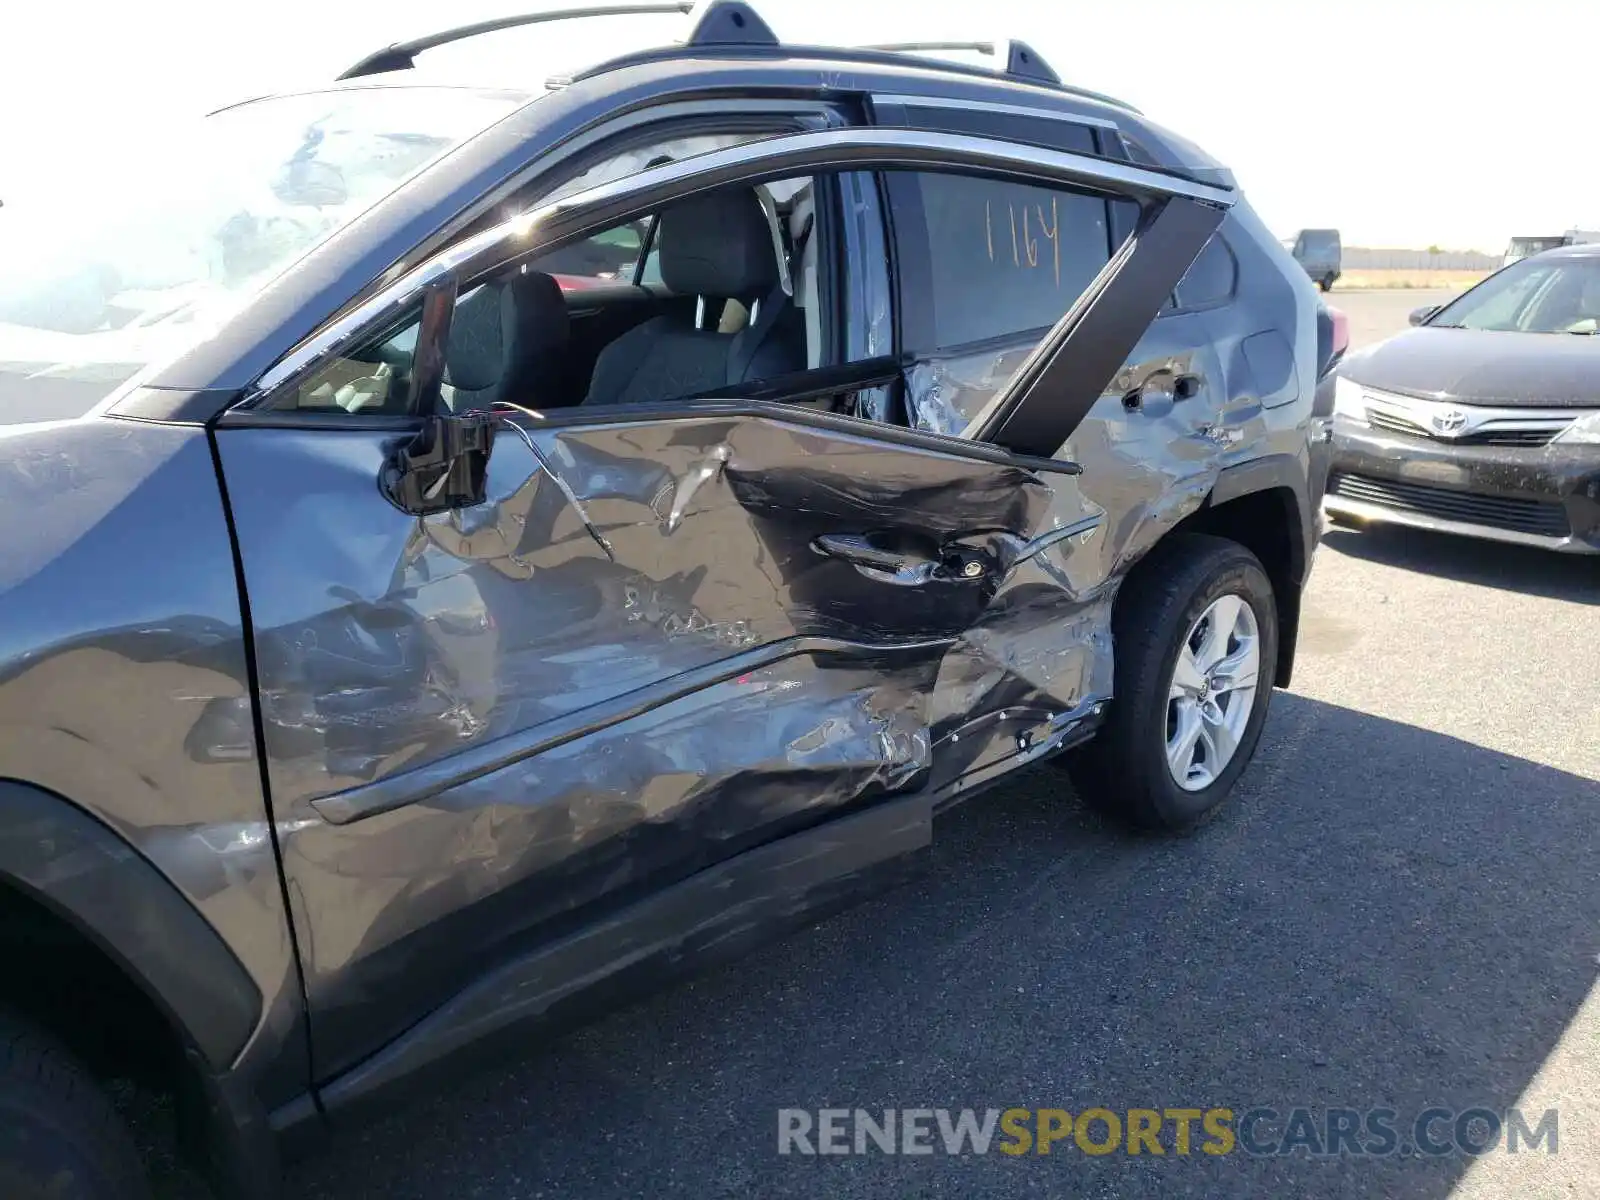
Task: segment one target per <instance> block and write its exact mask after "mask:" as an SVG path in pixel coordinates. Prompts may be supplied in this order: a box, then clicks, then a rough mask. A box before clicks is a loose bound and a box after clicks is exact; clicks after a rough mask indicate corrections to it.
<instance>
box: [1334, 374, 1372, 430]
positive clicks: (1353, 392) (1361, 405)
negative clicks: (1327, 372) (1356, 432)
mask: <svg viewBox="0 0 1600 1200" xmlns="http://www.w3.org/2000/svg"><path fill="white" fill-rule="evenodd" d="M1333 415H1334V416H1336V417H1344V418H1345V419H1346V420H1350V421H1359V422H1361V424H1363V425H1365V424H1366V423H1367V402H1366V400H1365V399H1364V398H1363V396H1362V394H1361V385H1360V384H1359V383H1357V382H1356V381H1355V380H1353V379H1346V378H1345V377H1344V376H1343V375H1338V376H1335V377H1334V381H1333Z"/></svg>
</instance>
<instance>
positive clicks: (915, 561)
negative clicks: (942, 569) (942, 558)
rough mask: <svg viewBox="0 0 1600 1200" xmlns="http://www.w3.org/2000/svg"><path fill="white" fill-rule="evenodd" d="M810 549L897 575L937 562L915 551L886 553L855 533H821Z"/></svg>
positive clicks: (884, 549)
mask: <svg viewBox="0 0 1600 1200" xmlns="http://www.w3.org/2000/svg"><path fill="white" fill-rule="evenodd" d="M811 545H812V547H813V548H814V549H815V550H816V551H817V553H819V554H826V555H827V556H828V557H829V558H842V559H844V561H845V562H848V563H853V564H855V565H856V566H858V567H871V568H872V569H873V570H874V571H888V572H890V573H892V574H899V573H900V572H902V571H917V570H924V571H927V570H931V569H932V568H934V567H937V566H938V565H939V560H938V559H936V558H931V557H929V556H928V555H924V554H918V553H916V552H915V551H908V550H903V549H895V550H890V549H888V548H886V547H883V546H878V545H874V544H873V541H872V539H871V538H869V537H866V536H865V535H863V534H859V533H824V534H822V535H820V536H819V537H818V538H817V539H816V540H815V541H814V542H812V543H811Z"/></svg>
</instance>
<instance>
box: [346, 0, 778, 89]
mask: <svg viewBox="0 0 1600 1200" xmlns="http://www.w3.org/2000/svg"><path fill="white" fill-rule="evenodd" d="M719 6H720V4H719V3H718V2H715V0H714V3H713V4H712V6H711V8H710V9H709V10H708V11H707V12H706V13H705V15H704V16H702V17H701V19H700V22H699V24H698V25H697V26H696V31H697V32H698V30H699V28H700V26H701V25H705V24H706V23H707V22H708V21H710V20H711V18H712V17H713V16H714V15H716V12H715V10H716V9H717V8H718V7H719ZM737 7H738V8H745V7H746V6H745V5H743V4H739V5H737ZM693 11H694V4H693V3H691V0H653V2H649V3H639V4H595V5H591V6H589V7H588V8H557V9H549V10H546V11H543V12H531V13H521V14H518V15H515V16H509V17H496V18H494V19H493V20H490V21H477V22H474V23H473V24H471V25H458V26H456V27H455V28H453V29H445V30H441V31H440V32H438V33H430V34H428V35H427V36H426V37H419V38H412V39H411V40H410V41H408V42H395V43H394V44H393V45H391V46H385V47H384V48H383V49H382V50H374V51H373V52H372V53H371V54H369V55H367V56H366V57H365V58H363V59H362V60H361V61H360V62H358V63H356V65H355V66H353V67H351V68H350V69H349V70H347V71H345V72H344V73H343V74H342V75H340V76H339V78H340V79H359V78H361V77H362V76H364V75H382V74H385V73H387V72H389V71H408V70H410V69H411V68H412V67H414V66H416V65H417V63H416V56H417V55H418V54H420V53H422V51H424V50H432V49H434V48H435V47H438V46H445V45H448V44H449V43H451V42H459V41H463V40H465V39H466V38H472V37H478V36H479V35H480V34H485V33H497V32H499V31H500V30H502V29H516V28H518V27H519V26H522V25H542V24H544V23H545V22H547V21H567V20H572V19H576V18H580V17H627V16H638V15H642V14H645V13H680V14H681V13H689V12H693ZM751 19H753V20H754V22H755V24H757V25H759V26H760V27H761V29H763V30H766V32H767V36H768V37H769V38H770V37H771V36H772V31H771V30H770V29H767V27H766V25H765V24H762V22H761V18H760V17H757V16H756V15H755V13H754V12H750V13H749V14H748V16H747V17H746V19H745V22H743V23H748V21H749V20H751ZM743 23H741V24H743ZM717 40H719V41H725V42H726V41H736V40H738V39H736V38H733V37H722V38H719V39H717ZM772 40H773V41H774V42H776V41H777V39H776V38H772Z"/></svg>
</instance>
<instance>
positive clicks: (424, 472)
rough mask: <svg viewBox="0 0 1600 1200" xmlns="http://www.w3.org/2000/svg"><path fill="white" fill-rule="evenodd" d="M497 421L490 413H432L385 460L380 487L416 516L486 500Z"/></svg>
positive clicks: (395, 502) (396, 502)
mask: <svg viewBox="0 0 1600 1200" xmlns="http://www.w3.org/2000/svg"><path fill="white" fill-rule="evenodd" d="M495 420H496V418H495V417H494V416H493V415H491V414H490V413H486V412H473V413H463V414H461V415H460V416H453V415H452V416H438V417H429V418H428V420H427V423H426V424H425V425H423V427H422V428H421V429H420V430H418V431H417V433H416V436H415V437H413V438H411V439H410V440H409V441H405V442H402V443H401V444H400V445H398V446H396V447H395V448H394V450H392V451H391V452H390V454H389V456H388V457H387V458H386V459H385V460H384V464H383V471H382V473H381V474H380V475H379V477H378V488H379V490H380V491H382V492H383V494H384V497H385V498H386V499H387V500H388V501H389V503H391V504H393V505H394V506H395V507H396V508H398V509H399V510H400V511H401V512H406V513H410V514H411V515H412V516H417V517H426V516H430V515H432V514H433V513H442V512H449V511H450V510H451V509H454V508H471V507H472V506H473V505H476V504H482V503H483V502H484V500H485V499H487V497H488V478H489V454H490V452H491V451H492V450H493V449H494V423H495Z"/></svg>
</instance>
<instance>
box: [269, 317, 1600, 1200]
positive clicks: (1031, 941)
mask: <svg viewBox="0 0 1600 1200" xmlns="http://www.w3.org/2000/svg"><path fill="white" fill-rule="evenodd" d="M1333 299H1334V301H1335V302H1336V303H1339V304H1341V305H1342V306H1343V307H1345V308H1346V309H1347V311H1349V312H1350V313H1351V315H1352V320H1353V325H1354V329H1355V337H1356V341H1357V342H1358V343H1360V342H1362V341H1366V340H1370V339H1372V338H1374V337H1376V336H1381V335H1382V334H1383V333H1384V332H1386V331H1390V330H1393V329H1397V328H1401V327H1403V326H1404V323H1405V314H1406V312H1408V311H1409V310H1410V309H1411V308H1413V307H1416V306H1418V305H1420V304H1424V303H1436V302H1437V299H1436V298H1430V297H1429V295H1427V294H1424V293H1415V292H1413V293H1389V292H1376V293H1355V292H1352V293H1346V294H1343V295H1340V294H1339V293H1335V296H1334V297H1333ZM1597 602H1600V563H1597V562H1595V561H1592V560H1578V559H1567V558H1558V557H1555V556H1549V555H1544V554H1540V553H1536V552H1532V551H1520V550H1513V549H1508V548H1504V547H1498V546H1494V545H1490V544H1487V543H1484V544H1478V543H1470V542H1463V541H1457V540H1453V539H1448V538H1444V537H1438V536H1429V535H1424V534H1421V533H1409V532H1405V531H1390V532H1381V531H1380V532H1369V533H1348V532H1340V531H1335V532H1332V533H1330V534H1329V536H1328V538H1327V540H1326V541H1325V542H1324V545H1323V548H1322V549H1321V551H1320V552H1319V554H1318V558H1317V561H1316V566H1315V570H1314V576H1313V581H1312V585H1311V588H1310V592H1309V595H1308V598H1307V604H1306V615H1305V622H1304V632H1303V634H1302V640H1301V651H1300V659H1299V664H1298V668H1297V672H1296V678H1295V681H1294V686H1293V687H1292V688H1291V689H1290V690H1289V691H1288V692H1287V693H1279V694H1278V695H1277V696H1276V697H1275V700H1274V704H1273V708H1272V711H1271V716H1270V719H1269V721H1268V725H1267V730H1266V735H1265V737H1264V740H1263V742H1262V745H1261V748H1260V750H1259V752H1258V755H1257V758H1256V761H1255V764H1254V765H1253V766H1252V767H1251V769H1250V770H1249V772H1247V774H1246V775H1245V777H1244V779H1243V781H1242V782H1241V784H1240V786H1239V789H1238V791H1237V792H1236V795H1235V798H1234V799H1233V801H1232V802H1230V804H1229V805H1228V806H1226V807H1225V808H1224V810H1223V811H1222V812H1221V813H1220V814H1219V815H1218V817H1217V818H1216V819H1215V820H1214V821H1213V822H1211V823H1210V824H1209V825H1208V826H1207V827H1206V828H1204V829H1203V830H1201V831H1200V832H1199V833H1198V834H1196V835H1194V836H1191V837H1189V838H1185V839H1165V838H1147V837H1136V836H1131V835H1129V834H1127V833H1125V832H1122V831H1120V830H1118V829H1116V828H1114V827H1111V826H1108V825H1107V824H1106V823H1105V822H1103V821H1101V820H1100V819H1098V818H1097V817H1095V816H1093V815H1092V814H1090V813H1089V812H1087V811H1085V810H1084V809H1083V807H1082V806H1081V805H1080V804H1079V803H1078V802H1077V800H1076V799H1075V798H1074V797H1073V796H1072V794H1071V792H1070V790H1069V789H1068V788H1067V787H1066V786H1065V785H1064V784H1063V782H1062V776H1061V775H1060V773H1059V772H1057V771H1054V770H1052V769H1049V768H1041V769H1037V770H1035V771H1033V772H1031V773H1029V774H1027V775H1026V776H1025V777H1023V778H1020V779H1018V780H1016V781H1015V782H1014V783H1011V784H1010V785H1008V786H1005V787H1003V788H1001V789H997V790H995V791H993V792H990V793H988V794H986V795H985V796H984V797H983V798H982V799H981V800H979V801H977V802H975V803H974V804H972V805H969V806H967V807H965V808H963V809H960V810H957V811H956V812H954V813H952V814H950V815H949V816H948V817H946V818H944V819H943V820H942V823H941V824H940V826H939V828H938V830H937V834H936V842H935V847H934V851H933V855H932V861H931V863H930V865H929V867H928V869H927V870H926V871H925V872H924V873H923V874H922V875H921V876H920V877H919V878H918V879H917V880H916V881H915V882H913V883H911V884H909V885H907V886H905V887H903V888H901V889H899V890H897V891H895V892H893V893H890V894H888V895H886V896H883V897H881V898H879V899H877V900H874V901H872V902H870V903H868V904H866V905H864V906H862V907H860V908H857V909H854V910H852V911H850V912H848V913H846V914H845V915H843V916H840V917H838V918H835V919H833V920H831V921H828V922H826V923H824V924H821V925H819V926H816V927H814V928H811V929H809V930H807V931H805V932H803V933H801V934H799V935H797V936H795V937H793V938H790V939H788V940H785V941H782V942H779V943H775V944H773V945H770V946H768V947H766V948H764V949H763V950H761V951H760V952H758V953H756V954H755V955H754V956H752V957H749V958H746V959H744V960H742V961H741V962H739V963H738V964H736V965H734V966H731V967H729V968H726V969H722V970H720V971H717V972H714V973H712V974H709V975H705V976H702V977H700V978H698V979H696V980H694V981H692V982H690V983H687V984H684V985H681V986H679V987H676V988H674V989H672V990H670V991H668V992H666V993H665V994H662V995H659V996H657V997H655V998H654V999H651V1000H649V1001H647V1002H645V1003H643V1004H641V1005H638V1006H636V1007H633V1008H631V1009H628V1010H625V1011H622V1012H620V1013H617V1014H615V1015H612V1016H610V1017H609V1018H607V1019H605V1020H603V1021H601V1022H600V1023H598V1024H596V1025H593V1026H590V1027H588V1028H586V1029H584V1030H581V1031H579V1032H577V1033H575V1034H572V1035H569V1036H566V1037H563V1038H559V1039H553V1040H548V1041H546V1042H544V1043H542V1044H540V1045H538V1046H537V1047H535V1048H533V1049H532V1052H531V1055H530V1057H529V1058H528V1059H527V1060H526V1061H524V1062H521V1063H518V1064H515V1065H508V1066H506V1067H504V1068H503V1069H501V1070H499V1071H497V1072H490V1073H488V1074H484V1075H480V1076H478V1077H475V1078H474V1079H472V1080H471V1081H469V1082H467V1083H465V1084H463V1085H460V1086H458V1087H455V1088H453V1089H450V1090H442V1091H440V1092H439V1093H438V1094H436V1095H434V1096H433V1097H431V1098H430V1099H428V1100H426V1101H423V1102H422V1103H420V1104H417V1105H416V1106H414V1107H412V1108H410V1109H408V1110H407V1111H406V1112H404V1113H402V1114H399V1115H398V1116H396V1117H394V1118H391V1119H390V1120H388V1121H387V1122H385V1123H383V1124H380V1125H377V1126H374V1127H371V1128H370V1129H368V1130H366V1131H364V1132H358V1133H353V1134H350V1135H347V1136H345V1137H343V1138H341V1139H339V1140H336V1141H335V1142H334V1143H333V1144H332V1145H331V1146H330V1147H329V1148H328V1149H326V1150H324V1151H322V1152H319V1153H318V1154H317V1155H316V1156H314V1157H311V1158H309V1159H306V1160H304V1161H302V1162H300V1163H298V1164H296V1165H295V1166H294V1167H293V1168H292V1171H291V1177H290V1182H289V1193H288V1194H289V1195H291V1196H295V1197H307V1198H319V1200H335V1198H350V1197H365V1196H384V1197H393V1198H395V1200H400V1198H415V1200H466V1198H468V1197H486V1198H505V1200H513V1198H515V1200H521V1198H524V1197H554V1196H561V1197H566V1198H577V1197H615V1196H652V1197H675V1196H684V1197H695V1198H697V1200H699V1198H709V1197H721V1196H727V1197H740V1198H745V1197H753V1196H760V1197H790V1196H793V1197H832V1198H839V1200H846V1198H850V1197H909V1196H926V1197H944V1196H948V1197H963V1198H968V1197H986V1196H996V1197H998V1196H1023V1195H1041V1196H1044V1195H1050V1196H1055V1195H1083V1196H1105V1197H1119V1198H1122V1200H1126V1198H1131V1197H1144V1196H1150V1197H1157V1196H1160V1197H1171V1196H1196V1197H1202V1196H1203V1197H1217V1196H1229V1197H1262V1198H1268V1197H1270V1198H1273V1200H1277V1198H1281V1197H1288V1196H1295V1197H1311V1198H1323V1197H1340V1196H1352V1197H1354V1196H1361V1197H1366V1196H1376V1195H1383V1196H1389V1197H1405V1198H1423V1197H1428V1198H1432V1197H1439V1198H1443V1197H1446V1196H1489V1195H1496V1196H1500V1195H1504V1196H1517V1197H1540V1196H1558V1195H1559V1196H1574V1195H1586V1194H1593V1186H1594V1182H1593V1181H1594V1180H1595V1179H1596V1178H1600V1154H1597V1152H1596V1147H1597V1146H1600V1127H1597V1118H1600V1084H1597V1080H1600V998H1597V996H1600V992H1597V989H1596V987H1595V984H1596V977H1597V973H1600V967H1597V955H1600V886H1597V883H1600V869H1597V866H1596V859H1595V855H1594V845H1595V839H1596V828H1597V818H1600V785H1597V780H1600V703H1597V701H1596V691H1595V687H1596V680H1597V679H1600V609H1597V607H1596V605H1597ZM1433 1105H1437V1106H1440V1107H1443V1108H1448V1109H1451V1110H1457V1111H1459V1110H1463V1109H1466V1108H1469V1107H1473V1106H1482V1107H1484V1108H1489V1109H1493V1110H1496V1111H1500V1110H1504V1109H1506V1108H1508V1107H1512V1106H1520V1107H1521V1108H1522V1109H1523V1110H1524V1111H1525V1112H1528V1113H1530V1114H1536V1113H1537V1112H1538V1111H1541V1110H1543V1109H1544V1108H1547V1107H1556V1108H1558V1109H1559V1149H1558V1153H1556V1154H1555V1155H1550V1154H1548V1153H1546V1152H1545V1151H1544V1150H1540V1151H1538V1152H1533V1153H1530V1152H1528V1151H1527V1150H1526V1149H1525V1150H1524V1151H1523V1152H1522V1153H1520V1154H1516V1155H1510V1154H1504V1153H1492V1154H1489V1155H1485V1156H1483V1157H1482V1158H1479V1159H1473V1158H1472V1157H1471V1156H1469V1155H1465V1154H1461V1153H1454V1154H1446V1155H1442V1156H1439V1157H1436V1158H1435V1157H1430V1156H1427V1155H1420V1154H1416V1153H1412V1154H1403V1153H1401V1152H1400V1150H1401V1149H1403V1148H1404V1147H1406V1146H1409V1138H1408V1137H1407V1136H1406V1135H1408V1134H1409V1132H1410V1129H1411V1125H1410V1120H1411V1118H1412V1117H1413V1116H1414V1115H1415V1114H1417V1113H1419V1112H1420V1111H1422V1110H1425V1109H1426V1108H1428V1107H1429V1106H1433ZM1013 1106H1018V1107H1027V1108H1032V1109H1038V1108H1045V1107H1057V1108H1062V1109H1066V1110H1069V1111H1071V1112H1073V1113H1077V1112H1081V1111H1082V1110H1084V1109H1086V1108H1090V1107H1104V1108H1107V1109H1110V1110H1112V1111H1113V1112H1117V1111H1125V1110H1127V1109H1129V1108H1149V1109H1156V1110H1164V1109H1171V1108H1196V1109H1209V1108H1215V1107H1229V1108H1231V1109H1233V1110H1234V1111H1235V1113H1236V1114H1237V1113H1242V1112H1244V1111H1245V1110H1249V1109H1251V1108H1256V1107H1267V1108H1272V1109H1275V1110H1278V1111H1279V1112H1281V1113H1287V1112H1288V1111H1289V1110H1291V1109H1294V1108H1296V1107H1306V1108H1309V1109H1311V1110H1312V1111H1313V1113H1315V1114H1321V1113H1322V1112H1323V1111H1324V1110H1326V1109H1328V1108H1348V1109H1354V1110H1358V1111H1360V1112H1366V1111H1368V1110H1371V1109H1374V1108H1389V1109H1393V1110H1396V1111H1397V1113H1398V1117H1397V1124H1398V1125H1399V1126H1400V1132H1401V1135H1402V1136H1401V1138H1400V1142H1401V1145H1400V1146H1397V1147H1396V1152H1395V1153H1393V1154H1390V1155H1384V1156H1374V1155H1355V1154H1345V1155H1342V1156H1339V1157H1332V1158H1323V1159H1312V1158H1310V1157H1309V1156H1307V1155H1306V1154H1305V1153H1304V1152H1302V1151H1296V1152H1294V1153H1293V1154H1291V1155H1285V1156H1275V1155H1253V1154H1246V1153H1243V1152H1240V1151H1238V1150H1236V1151H1235V1152H1234V1153H1231V1154H1225V1155H1220V1156H1211V1155H1206V1154H1201V1153H1198V1152H1196V1153H1191V1154H1189V1155H1187V1156H1184V1155H1178V1154H1175V1153H1170V1152H1169V1153H1168V1154H1165V1155H1162V1156H1153V1155H1150V1154H1148V1153H1146V1154H1142V1155H1140V1156H1137V1157H1130V1156H1128V1155H1127V1154H1125V1153H1121V1152H1118V1153H1111V1154H1105V1155H1101V1156H1095V1155H1089V1154H1085V1153H1084V1152H1083V1151H1082V1150H1080V1149H1079V1148H1077V1147H1076V1146H1074V1145H1072V1143H1071V1139H1068V1140H1067V1141H1064V1142H1062V1143H1059V1144H1058V1145H1057V1146H1055V1147H1054V1151H1053V1152H1052V1153H1051V1154H1049V1155H1040V1154H1037V1153H1033V1154H1027V1155H1023V1156H1017V1157H1011V1156H1008V1155H1005V1154H1000V1153H994V1152H991V1153H989V1154H987V1155H981V1156H971V1155H969V1156H960V1157H951V1156H947V1155H945V1154H943V1153H937V1154H932V1155H927V1156H902V1155H898V1154H897V1155H887V1154H883V1153H880V1152H877V1151H875V1150H874V1151H873V1152H871V1153H868V1154H865V1155H860V1156H857V1155H845V1156H840V1157H804V1156H796V1155H789V1156H780V1155H779V1154H778V1153H777V1144H778V1140H777V1130H778V1116H777V1113H778V1110H779V1109H780V1108H783V1107H795V1108H805V1109H811V1110H815V1109H818V1108H822V1107H839V1108H857V1107H860V1108H865V1109H869V1110H873V1109H875V1110H881V1109H883V1108H885V1107H896V1108H910V1107H928V1108H939V1107H947V1108H954V1109H959V1108H962V1107H973V1108H976V1109H979V1110H983V1109H986V1108H999V1109H1006V1108H1009V1107H1013ZM1317 1119H1319V1120H1320V1119H1321V1118H1320V1116H1319V1117H1318V1118H1317ZM1440 1128H1445V1126H1441V1127H1440ZM935 1140H936V1141H937V1138H936V1139H935ZM1168 1144H1169V1145H1170V1138H1169V1142H1168Z"/></svg>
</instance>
